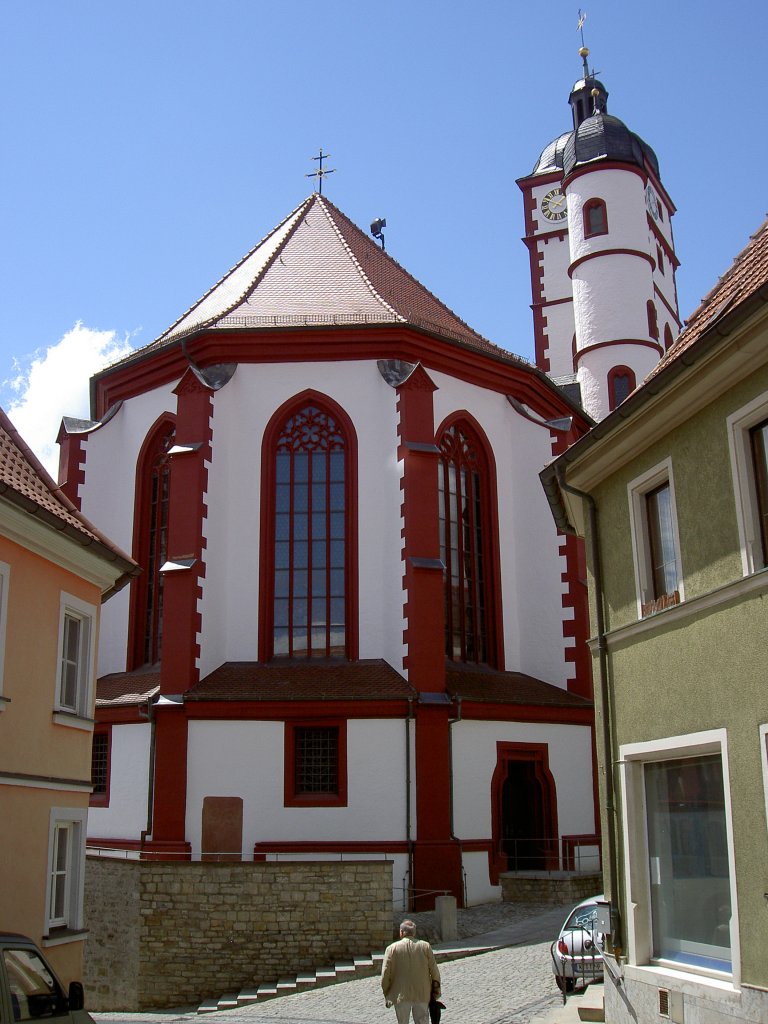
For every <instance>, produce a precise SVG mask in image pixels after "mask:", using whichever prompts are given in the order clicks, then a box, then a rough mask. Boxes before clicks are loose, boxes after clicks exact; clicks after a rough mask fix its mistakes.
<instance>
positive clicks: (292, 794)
mask: <svg viewBox="0 0 768 1024" xmlns="http://www.w3.org/2000/svg"><path fill="white" fill-rule="evenodd" d="M285 802H286V806H315V807H318V806H334V807H338V806H346V802H347V771H346V723H344V722H334V723H332V724H329V723H322V724H320V723H317V724H315V723H300V724H299V723H295V724H294V723H290V722H289V723H286V743H285Z"/></svg>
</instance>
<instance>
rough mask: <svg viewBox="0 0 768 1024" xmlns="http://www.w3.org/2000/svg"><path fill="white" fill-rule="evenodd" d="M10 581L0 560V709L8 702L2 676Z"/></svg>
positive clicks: (6, 570) (9, 575) (8, 572)
mask: <svg viewBox="0 0 768 1024" xmlns="http://www.w3.org/2000/svg"><path fill="white" fill-rule="evenodd" d="M10 582H11V567H10V565H8V563H7V562H0V711H2V710H3V709H4V708H5V705H6V704H7V703H8V698H7V697H5V695H4V693H3V678H4V674H5V638H6V635H7V625H8V588H9V586H10Z"/></svg>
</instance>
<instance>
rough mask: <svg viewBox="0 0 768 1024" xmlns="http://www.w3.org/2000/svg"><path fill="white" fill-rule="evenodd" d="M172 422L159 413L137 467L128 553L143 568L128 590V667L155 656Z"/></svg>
mask: <svg viewBox="0 0 768 1024" xmlns="http://www.w3.org/2000/svg"><path fill="white" fill-rule="evenodd" d="M175 436H176V425H175V422H174V421H173V419H172V418H171V417H170V415H169V416H168V417H162V418H161V419H160V420H159V421H158V423H156V424H155V427H154V429H153V430H151V431H150V433H149V434H148V435H147V439H146V441H145V442H144V446H143V448H142V450H141V454H140V455H139V459H138V465H137V472H136V513H135V522H134V531H133V557H134V558H135V559H136V561H137V562H138V563H139V565H141V566H142V568H143V569H144V572H143V573H142V574H141V576H139V577H138V579H137V580H136V581H135V583H134V586H133V591H132V609H131V610H132V628H131V634H132V638H133V639H132V648H133V652H132V657H131V667H132V668H141V666H142V665H155V664H157V662H159V661H160V654H161V651H162V641H163V576H162V573H161V572H160V569H161V567H162V566H163V564H164V562H165V561H166V558H167V546H168V510H169V500H170V481H171V467H170V458H169V455H168V451H169V449H170V448H171V447H172V446H173V442H174V438H175Z"/></svg>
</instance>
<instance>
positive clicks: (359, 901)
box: [84, 857, 392, 1012]
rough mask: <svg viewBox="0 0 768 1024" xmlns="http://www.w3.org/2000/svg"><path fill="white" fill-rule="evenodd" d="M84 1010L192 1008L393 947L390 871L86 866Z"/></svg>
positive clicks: (378, 867)
mask: <svg viewBox="0 0 768 1024" xmlns="http://www.w3.org/2000/svg"><path fill="white" fill-rule="evenodd" d="M85 889H86V892H85V913H86V925H87V927H88V928H89V936H88V941H87V943H86V952H85V971H84V981H85V987H86V1000H87V1005H88V1008H89V1009H90V1010H99V1011H108V1010H125V1011H134V1012H135V1011H140V1010H146V1009H150V1008H151V1009H159V1008H163V1007H178V1006H184V1005H187V1004H195V1003H198V1002H200V1001H202V1000H203V999H206V998H210V997H214V996H220V995H223V994H224V993H225V992H231V991H238V990H239V989H241V988H244V987H253V986H256V985H259V984H260V983H261V982H271V981H276V980H277V979H278V978H279V977H282V976H284V975H287V974H294V973H296V972H297V971H302V970H310V969H313V968H315V967H321V966H325V965H328V964H332V963H333V962H334V960H337V959H348V958H351V957H352V956H355V955H359V954H363V953H370V952H373V951H375V950H380V949H383V948H384V946H385V945H386V944H387V943H388V942H391V940H392V864H391V862H388V861H356V862H352V861H344V862H326V863H313V864H310V863H256V864H246V863H210V862H209V863H193V862H189V861H184V862H179V863H169V862H163V863H151V862H148V861H117V860H108V859H102V858H98V857H89V858H88V866H87V871H86V885H85Z"/></svg>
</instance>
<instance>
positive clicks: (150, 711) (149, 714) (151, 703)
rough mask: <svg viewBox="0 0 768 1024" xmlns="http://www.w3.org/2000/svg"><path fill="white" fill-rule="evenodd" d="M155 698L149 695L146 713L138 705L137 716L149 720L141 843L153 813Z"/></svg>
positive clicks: (150, 826) (150, 833) (149, 829)
mask: <svg viewBox="0 0 768 1024" xmlns="http://www.w3.org/2000/svg"><path fill="white" fill-rule="evenodd" d="M154 708H155V700H154V697H150V698H149V699H148V700H147V711H146V714H145V713H144V712H143V711H142V710H141V707H139V716H140V717H141V718H146V719H147V721H148V722H149V730H150V731H149V769H148V773H147V776H148V777H147V827H146V828H145V829H143V830H142V832H141V845H142V846H143V845H144V843H145V842H146V841H147V838H148V837H149V836H151V835H152V818H153V815H154V803H155V711H154Z"/></svg>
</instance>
